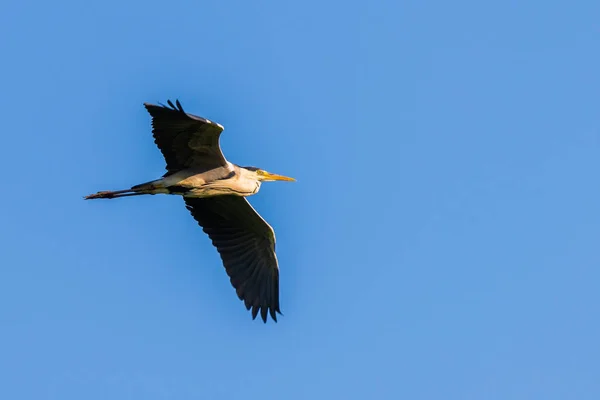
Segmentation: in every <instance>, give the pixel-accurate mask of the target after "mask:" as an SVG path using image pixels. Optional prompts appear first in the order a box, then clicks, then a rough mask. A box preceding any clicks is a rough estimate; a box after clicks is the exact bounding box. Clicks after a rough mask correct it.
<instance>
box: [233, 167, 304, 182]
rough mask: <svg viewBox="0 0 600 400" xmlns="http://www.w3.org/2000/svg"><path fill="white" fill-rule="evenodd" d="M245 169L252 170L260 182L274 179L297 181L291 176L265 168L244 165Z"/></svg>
mask: <svg viewBox="0 0 600 400" xmlns="http://www.w3.org/2000/svg"><path fill="white" fill-rule="evenodd" d="M244 169H246V170H248V171H251V172H252V173H253V174H254V175H255V176H256V180H258V181H259V182H272V181H289V182H294V181H296V180H295V179H294V178H290V177H287V176H283V175H277V174H272V173H270V172H267V171H265V170H264V169H260V168H256V167H244Z"/></svg>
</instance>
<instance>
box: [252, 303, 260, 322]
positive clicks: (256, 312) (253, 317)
mask: <svg viewBox="0 0 600 400" xmlns="http://www.w3.org/2000/svg"><path fill="white" fill-rule="evenodd" d="M258 310H259V307H258V306H253V307H252V319H256V316H257V315H258Z"/></svg>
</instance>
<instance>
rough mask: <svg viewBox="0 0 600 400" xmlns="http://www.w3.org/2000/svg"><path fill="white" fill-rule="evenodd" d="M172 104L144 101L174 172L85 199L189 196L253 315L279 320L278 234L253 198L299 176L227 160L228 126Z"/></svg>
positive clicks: (192, 209)
mask: <svg viewBox="0 0 600 400" xmlns="http://www.w3.org/2000/svg"><path fill="white" fill-rule="evenodd" d="M167 103H168V105H169V106H168V107H167V106H165V105H162V104H160V105H154V104H148V103H144V107H146V110H148V112H149V113H150V116H151V118H152V134H153V136H154V142H155V143H156V145H157V147H158V148H159V150H160V151H161V153H162V154H163V156H164V158H165V161H166V164H167V165H166V169H167V172H166V173H165V174H164V175H163V176H162V177H161V178H159V179H156V180H153V181H150V182H146V183H142V184H139V185H135V186H133V187H131V188H130V189H125V190H116V191H102V192H97V193H95V194H91V195H89V196H86V197H85V199H86V200H91V199H114V198H118V197H126V196H139V195H144V194H151V195H154V194H172V195H179V196H182V197H183V200H184V202H185V205H186V208H187V209H188V210H189V211H190V212H191V214H192V217H193V218H194V219H195V220H196V221H197V222H198V224H199V225H200V226H201V227H202V230H203V231H204V232H205V233H206V234H207V235H208V236H209V238H210V239H211V241H212V244H213V245H214V246H215V247H216V248H217V251H218V252H219V254H220V256H221V260H222V261H223V266H224V267H225V271H226V272H227V275H228V276H229V279H230V281H231V285H232V286H233V287H234V288H235V291H236V293H237V295H238V297H239V298H240V300H242V301H243V302H244V304H245V306H246V309H248V310H250V309H252V319H255V318H256V316H257V315H258V314H259V313H260V316H261V318H262V320H263V322H265V323H266V322H267V313H268V314H270V315H271V318H272V319H273V320H274V321H275V322H277V314H281V310H280V307H279V265H278V262H277V256H276V255H275V232H274V231H273V228H271V226H270V225H269V224H268V223H267V222H266V221H265V220H264V219H263V218H262V217H261V216H260V215H259V214H258V213H257V212H256V211H255V210H254V208H253V207H252V206H251V205H250V203H249V202H248V200H247V199H246V197H248V196H251V195H253V194H256V193H257V192H258V190H259V189H260V186H261V183H262V182H265V181H295V179H294V178H289V177H287V176H283V175H277V174H272V173H270V172H267V171H265V170H262V169H260V168H256V167H240V166H239V165H236V164H233V163H231V162H229V161H227V160H226V159H225V156H224V155H223V153H222V151H221V147H220V145H219V137H220V135H221V132H223V129H224V128H223V126H221V125H220V124H218V123H216V122H213V121H209V120H207V119H205V118H202V117H198V116H196V115H192V114H188V113H186V112H185V111H183V107H182V106H181V104H180V103H179V100H176V101H175V105H174V104H173V103H172V102H171V101H170V100H169V101H168V102H167Z"/></svg>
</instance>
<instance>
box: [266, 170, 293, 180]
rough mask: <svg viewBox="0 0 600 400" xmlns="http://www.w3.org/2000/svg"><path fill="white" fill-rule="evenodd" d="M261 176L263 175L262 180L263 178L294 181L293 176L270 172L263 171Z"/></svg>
mask: <svg viewBox="0 0 600 400" xmlns="http://www.w3.org/2000/svg"><path fill="white" fill-rule="evenodd" d="M263 176H264V178H263V180H265V181H288V182H295V181H296V180H295V179H294V178H290V177H289V176H283V175H277V174H272V173H270V172H264V173H263Z"/></svg>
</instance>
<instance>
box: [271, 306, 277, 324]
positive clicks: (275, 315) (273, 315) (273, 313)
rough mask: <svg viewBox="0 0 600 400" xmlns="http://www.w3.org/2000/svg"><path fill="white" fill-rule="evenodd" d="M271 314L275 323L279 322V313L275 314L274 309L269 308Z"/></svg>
mask: <svg viewBox="0 0 600 400" xmlns="http://www.w3.org/2000/svg"><path fill="white" fill-rule="evenodd" d="M269 314H271V318H273V321H275V322H277V313H276V312H275V309H274V308H272V307H271V308H269Z"/></svg>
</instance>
